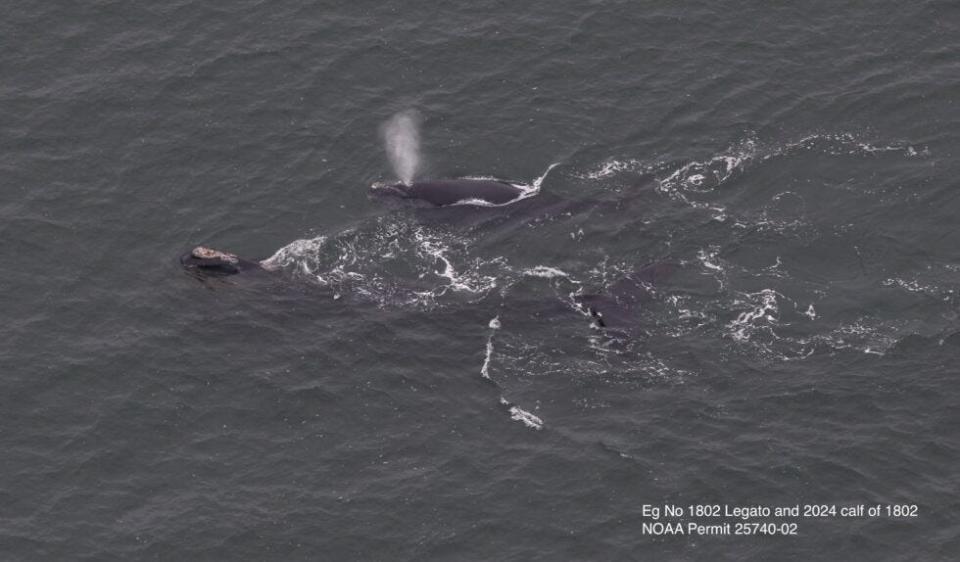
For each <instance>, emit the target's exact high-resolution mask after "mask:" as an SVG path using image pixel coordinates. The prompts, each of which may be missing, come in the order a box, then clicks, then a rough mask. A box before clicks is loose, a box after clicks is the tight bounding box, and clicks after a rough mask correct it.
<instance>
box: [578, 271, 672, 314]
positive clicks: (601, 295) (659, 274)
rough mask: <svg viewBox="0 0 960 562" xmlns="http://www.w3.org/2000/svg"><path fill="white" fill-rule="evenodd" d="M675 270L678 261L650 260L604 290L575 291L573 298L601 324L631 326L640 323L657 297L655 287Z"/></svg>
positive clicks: (582, 309) (579, 307)
mask: <svg viewBox="0 0 960 562" xmlns="http://www.w3.org/2000/svg"><path fill="white" fill-rule="evenodd" d="M675 270H676V265H675V264H673V263H670V262H662V263H653V264H648V265H645V266H643V267H640V268H638V269H636V270H634V271H633V272H631V273H629V274H627V275H625V276H624V277H622V278H620V279H618V280H617V281H616V282H614V283H613V284H612V285H610V286H609V287H608V288H607V289H606V290H604V291H601V292H597V293H591V292H579V293H575V294H573V295H571V300H572V301H573V304H574V306H575V308H576V309H577V310H578V311H580V312H581V313H582V314H584V315H585V316H588V317H589V318H590V319H591V320H592V321H593V323H594V326H596V327H597V328H600V329H605V330H630V329H632V328H634V327H636V326H637V325H638V323H639V321H640V316H639V315H640V311H641V310H642V308H643V307H644V306H646V305H647V304H648V303H649V302H650V301H652V300H653V295H654V292H655V289H654V287H655V286H656V285H657V284H659V283H660V282H662V281H664V280H665V279H666V278H667V277H669V276H670V275H672V274H673V272H674V271H675Z"/></svg>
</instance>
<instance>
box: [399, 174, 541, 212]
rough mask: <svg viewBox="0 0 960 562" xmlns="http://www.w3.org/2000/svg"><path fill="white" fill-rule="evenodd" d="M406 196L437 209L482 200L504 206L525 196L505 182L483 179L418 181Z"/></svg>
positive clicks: (409, 188)
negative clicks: (420, 200)
mask: <svg viewBox="0 0 960 562" xmlns="http://www.w3.org/2000/svg"><path fill="white" fill-rule="evenodd" d="M404 191H405V192H406V196H407V197H410V198H414V199H422V200H424V201H427V202H429V203H431V204H433V205H436V206H437V207H445V206H447V205H455V204H457V203H463V202H468V201H471V200H481V201H484V202H486V203H488V204H492V205H503V204H505V203H509V202H511V201H513V200H514V199H517V198H518V197H520V196H521V195H523V193H524V192H523V190H522V189H520V188H519V187H516V186H514V185H512V184H509V183H507V182H505V181H499V180H483V179H469V178H464V179H452V180H430V181H418V182H414V183H413V184H412V185H410V186H407V187H406V188H405V189H404Z"/></svg>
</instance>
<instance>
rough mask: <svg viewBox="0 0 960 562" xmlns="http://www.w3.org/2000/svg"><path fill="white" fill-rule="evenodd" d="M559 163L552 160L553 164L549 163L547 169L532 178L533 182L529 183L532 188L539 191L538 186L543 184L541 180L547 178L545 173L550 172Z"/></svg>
mask: <svg viewBox="0 0 960 562" xmlns="http://www.w3.org/2000/svg"><path fill="white" fill-rule="evenodd" d="M559 165H560V162H554V163H553V164H550V165H549V166H547V170H546V171H545V172H543V175H542V176H540V177H539V178H537V179H535V180H533V182H532V183H531V185H533V187H534V189H536V190H537V191H540V186H541V185H542V184H543V180H545V179H547V175H549V174H550V171H551V170H553V169H554V168H556V167H557V166H559Z"/></svg>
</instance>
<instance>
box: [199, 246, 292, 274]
mask: <svg viewBox="0 0 960 562" xmlns="http://www.w3.org/2000/svg"><path fill="white" fill-rule="evenodd" d="M180 265H182V266H183V268H184V269H186V270H187V271H188V272H190V273H194V274H197V275H203V276H208V277H225V276H229V275H237V274H238V273H242V272H253V271H273V270H275V269H276V266H274V265H273V264H271V263H269V262H267V261H266V260H264V261H256V260H249V259H246V258H241V257H239V256H237V255H236V254H231V253H229V252H222V251H220V250H214V249H212V248H208V247H206V246H197V247H195V248H194V249H192V250H190V251H189V252H187V253H185V254H183V255H182V256H180Z"/></svg>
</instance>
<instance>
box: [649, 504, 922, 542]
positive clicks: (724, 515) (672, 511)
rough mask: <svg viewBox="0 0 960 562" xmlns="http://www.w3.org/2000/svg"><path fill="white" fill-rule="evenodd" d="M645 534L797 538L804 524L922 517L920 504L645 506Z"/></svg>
mask: <svg viewBox="0 0 960 562" xmlns="http://www.w3.org/2000/svg"><path fill="white" fill-rule="evenodd" d="M640 513H641V515H642V516H643V518H644V519H645V521H644V522H643V524H642V527H641V531H642V533H643V534H644V535H697V536H724V535H740V536H748V535H785V536H796V535H799V534H801V533H800V524H801V523H802V522H804V521H809V520H824V519H879V518H890V519H901V520H909V519H912V518H916V517H919V514H920V508H919V507H918V506H917V505H916V504H862V503H861V504H844V505H837V504H829V503H823V504H794V505H778V506H767V505H729V504H690V505H686V506H684V505H675V504H660V505H653V504H643V506H642V507H641V511H640Z"/></svg>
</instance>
